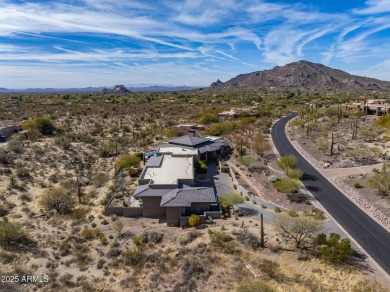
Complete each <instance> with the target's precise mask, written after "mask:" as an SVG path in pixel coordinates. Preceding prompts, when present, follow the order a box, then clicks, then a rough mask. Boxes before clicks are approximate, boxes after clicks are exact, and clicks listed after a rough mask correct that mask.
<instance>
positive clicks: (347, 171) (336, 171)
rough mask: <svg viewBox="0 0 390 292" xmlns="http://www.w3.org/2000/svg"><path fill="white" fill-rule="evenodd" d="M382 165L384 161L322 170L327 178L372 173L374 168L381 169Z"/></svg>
mask: <svg viewBox="0 0 390 292" xmlns="http://www.w3.org/2000/svg"><path fill="white" fill-rule="evenodd" d="M382 165H383V163H377V164H371V165H363V166H357V167H349V168H329V169H324V168H322V169H321V172H322V174H323V175H325V176H326V177H327V178H332V177H338V176H347V175H355V174H366V173H370V172H372V170H373V169H374V168H377V169H381V168H382Z"/></svg>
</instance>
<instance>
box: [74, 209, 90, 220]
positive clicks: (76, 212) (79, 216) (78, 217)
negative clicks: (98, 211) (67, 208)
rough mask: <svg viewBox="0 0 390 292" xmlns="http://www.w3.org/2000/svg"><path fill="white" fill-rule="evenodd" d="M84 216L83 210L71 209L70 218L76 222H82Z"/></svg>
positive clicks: (85, 213)
mask: <svg viewBox="0 0 390 292" xmlns="http://www.w3.org/2000/svg"><path fill="white" fill-rule="evenodd" d="M86 215H87V211H86V210H85V209H84V208H76V209H73V210H72V212H71V216H72V218H73V219H76V220H82V221H84V220H85V217H86Z"/></svg>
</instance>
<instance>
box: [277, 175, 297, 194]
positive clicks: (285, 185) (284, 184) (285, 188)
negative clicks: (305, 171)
mask: <svg viewBox="0 0 390 292" xmlns="http://www.w3.org/2000/svg"><path fill="white" fill-rule="evenodd" d="M274 186H275V188H276V189H277V190H278V191H279V192H281V193H294V192H297V191H298V190H299V189H300V188H301V185H300V184H299V181H297V180H295V179H291V178H289V179H285V180H277V181H275V182H274Z"/></svg>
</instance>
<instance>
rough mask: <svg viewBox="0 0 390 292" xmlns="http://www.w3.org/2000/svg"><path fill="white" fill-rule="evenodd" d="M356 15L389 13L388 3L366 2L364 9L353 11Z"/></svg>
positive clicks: (379, 1) (381, 0)
mask: <svg viewBox="0 0 390 292" xmlns="http://www.w3.org/2000/svg"><path fill="white" fill-rule="evenodd" d="M353 12H354V13H356V14H382V13H389V12H390V1H388V0H368V1H366V7H365V8H362V9H354V10H353Z"/></svg>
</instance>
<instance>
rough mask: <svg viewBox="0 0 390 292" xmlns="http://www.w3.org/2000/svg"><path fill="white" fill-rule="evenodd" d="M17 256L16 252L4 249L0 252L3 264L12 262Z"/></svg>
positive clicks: (0, 259)
mask: <svg viewBox="0 0 390 292" xmlns="http://www.w3.org/2000/svg"><path fill="white" fill-rule="evenodd" d="M17 257H18V256H17V254H14V253H10V252H6V251H2V252H0V262H1V263H2V264H5V265H6V264H10V263H12V262H13V261H14V260H15V259H16V258H17Z"/></svg>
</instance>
